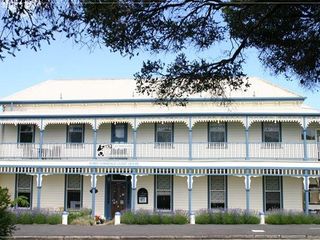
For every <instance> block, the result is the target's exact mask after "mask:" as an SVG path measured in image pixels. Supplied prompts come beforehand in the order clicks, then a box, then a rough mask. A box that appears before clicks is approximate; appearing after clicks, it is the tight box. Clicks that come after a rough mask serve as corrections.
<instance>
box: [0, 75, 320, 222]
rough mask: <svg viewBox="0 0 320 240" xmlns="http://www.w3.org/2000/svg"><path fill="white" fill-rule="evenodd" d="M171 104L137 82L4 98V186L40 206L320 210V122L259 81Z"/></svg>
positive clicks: (299, 101) (103, 210) (0, 155)
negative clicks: (142, 92) (138, 89)
mask: <svg viewBox="0 0 320 240" xmlns="http://www.w3.org/2000/svg"><path fill="white" fill-rule="evenodd" d="M250 83H251V87H250V88H249V90H248V91H238V92H234V93H231V94H230V95H229V96H228V99H227V100H221V99H212V98H208V97H204V96H195V97H192V98H190V99H189V102H188V104H187V105H186V106H175V105H169V106H162V105H159V104H155V101H154V99H151V98H148V97H146V96H139V95H137V94H136V93H134V81H132V80H55V81H46V82H44V83H41V84H38V85H36V86H34V87H31V88H28V89H26V90H23V91H21V92H18V93H16V94H14V95H12V96H9V97H7V98H4V99H2V100H0V103H1V104H2V106H3V112H2V113H1V114H0V124H1V125H0V126H1V127H0V136H1V137H0V186H2V187H7V188H8V189H9V191H10V194H11V196H12V198H14V197H17V196H25V197H26V198H27V199H28V201H29V207H30V208H44V209H50V210H69V211H72V210H77V209H81V208H90V209H92V213H93V215H103V216H106V217H107V218H112V217H113V216H114V213H115V212H117V211H123V210H126V209H131V210H138V209H147V210H152V211H167V212H170V211H176V210H186V211H188V212H192V211H197V210H203V209H235V208H236V209H246V210H254V211H268V210H271V209H284V210H294V211H305V212H309V210H316V209H318V208H319V206H320V205H319V204H320V199H319V176H320V165H319V162H318V160H319V141H320V112H319V111H318V110H315V109H312V108H310V107H308V106H305V105H304V103H303V102H304V100H305V98H303V97H301V96H298V95H296V94H294V93H291V92H289V91H287V90H285V89H282V88H279V87H277V86H274V85H272V84H270V83H267V82H265V81H263V80H260V79H256V78H251V79H250Z"/></svg>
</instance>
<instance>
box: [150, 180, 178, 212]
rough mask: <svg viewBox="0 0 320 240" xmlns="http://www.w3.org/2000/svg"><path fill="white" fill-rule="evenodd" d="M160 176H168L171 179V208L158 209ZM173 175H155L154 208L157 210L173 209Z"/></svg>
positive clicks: (168, 210)
mask: <svg viewBox="0 0 320 240" xmlns="http://www.w3.org/2000/svg"><path fill="white" fill-rule="evenodd" d="M158 176H166V177H169V179H170V189H169V191H170V209H158ZM173 204H174V200H173V176H172V175H155V176H154V210H155V211H156V212H172V211H173V209H174V208H173Z"/></svg>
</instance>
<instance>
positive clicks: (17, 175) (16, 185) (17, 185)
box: [14, 173, 33, 209]
mask: <svg viewBox="0 0 320 240" xmlns="http://www.w3.org/2000/svg"><path fill="white" fill-rule="evenodd" d="M21 175H26V176H28V177H29V178H30V189H29V190H30V192H28V193H29V194H30V201H29V206H28V207H20V206H18V204H16V206H15V207H16V208H25V209H32V204H33V176H32V175H28V174H23V173H17V174H16V176H15V193H14V195H15V198H17V197H19V192H20V191H19V177H20V176H21Z"/></svg>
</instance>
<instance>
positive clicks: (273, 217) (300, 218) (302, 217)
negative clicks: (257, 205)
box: [266, 211, 320, 225]
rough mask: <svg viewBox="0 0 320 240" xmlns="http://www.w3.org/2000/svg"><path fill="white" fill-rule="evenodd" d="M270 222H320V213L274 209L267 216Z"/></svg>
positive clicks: (279, 223)
mask: <svg viewBox="0 0 320 240" xmlns="http://www.w3.org/2000/svg"><path fill="white" fill-rule="evenodd" d="M266 223H268V224H277V225H281V224H319V223H320V215H318V214H310V215H306V214H304V213H303V212H286V211H273V212H270V213H268V215H267V216H266Z"/></svg>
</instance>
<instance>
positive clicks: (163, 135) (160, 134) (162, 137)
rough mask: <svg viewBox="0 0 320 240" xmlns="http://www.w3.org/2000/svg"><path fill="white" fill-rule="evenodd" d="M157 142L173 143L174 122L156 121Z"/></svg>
mask: <svg viewBox="0 0 320 240" xmlns="http://www.w3.org/2000/svg"><path fill="white" fill-rule="evenodd" d="M155 128H156V137H155V138H156V139H155V141H156V143H161V144H162V143H163V144H169V145H171V144H172V143H173V123H156V125H155Z"/></svg>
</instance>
